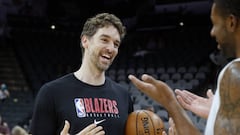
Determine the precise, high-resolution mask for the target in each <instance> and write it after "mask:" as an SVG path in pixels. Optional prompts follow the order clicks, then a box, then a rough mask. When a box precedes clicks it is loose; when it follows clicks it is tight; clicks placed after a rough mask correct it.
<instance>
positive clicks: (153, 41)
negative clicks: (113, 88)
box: [0, 0, 226, 131]
mask: <svg viewBox="0 0 240 135" xmlns="http://www.w3.org/2000/svg"><path fill="white" fill-rule="evenodd" d="M210 7H211V1H209V0H87V1H81V0H0V83H1V84H2V83H5V84H6V85H7V88H8V91H9V92H10V97H9V98H7V99H6V100H5V101H1V102H0V115H1V116H2V118H3V120H4V121H6V122H7V123H8V126H9V128H10V129H12V128H13V127H14V126H15V125H20V126H22V127H23V128H25V129H26V130H28V128H29V124H30V122H31V115H32V107H33V104H34V100H35V96H36V94H37V92H38V90H39V88H40V87H41V85H42V84H44V83H45V82H48V81H51V80H53V79H55V78H57V77H60V76H63V75H65V74H67V73H70V72H73V71H75V70H77V69H78V68H79V66H80V64H81V50H80V46H79V41H80V40H79V36H80V32H81V28H82V25H83V22H84V21H85V19H86V18H87V17H89V16H93V15H95V14H96V13H99V12H110V13H114V14H116V15H117V16H119V17H120V18H121V19H122V21H123V22H124V24H125V25H126V26H127V36H126V38H125V39H124V40H123V43H122V45H121V47H120V52H119V56H118V57H117V58H116V60H115V62H114V64H113V65H112V66H111V67H110V69H109V70H108V71H107V76H109V77H111V78H112V79H113V80H115V81H117V82H119V83H121V84H123V85H124V86H126V87H127V88H128V89H129V92H130V93H132V99H133V100H134V103H135V104H134V108H135V109H143V108H149V107H151V108H152V109H154V111H155V113H157V114H158V115H159V116H160V117H161V118H162V119H163V120H164V122H165V124H166V127H167V121H168V114H167V112H166V111H165V109H164V108H163V107H161V106H160V105H159V104H157V103H156V102H155V101H153V100H151V99H149V98H148V97H147V96H146V95H144V94H143V93H141V92H139V91H138V90H137V89H136V88H135V87H134V86H133V85H132V84H131V83H130V82H129V80H128V79H127V75H128V74H135V75H137V76H140V75H141V74H143V73H148V74H151V75H153V76H154V77H155V78H158V79H160V80H162V81H165V82H166V83H167V84H169V85H170V87H172V88H173V89H175V88H180V89H188V90H190V91H192V92H194V93H196V94H198V95H203V96H205V92H206V90H207V89H208V88H212V89H213V90H214V89H215V88H214V86H215V85H214V84H215V83H216V76H217V74H218V71H219V70H220V68H221V67H222V65H224V64H225V61H226V60H224V59H222V58H221V56H220V55H218V51H217V49H216V43H215V41H214V40H213V39H212V38H211V37H210V29H211V21H210V17H209V14H210ZM188 114H189V116H190V117H191V119H192V120H193V122H194V124H196V125H197V127H198V128H199V129H200V130H201V131H204V128H205V122H206V121H205V120H203V119H201V118H199V117H197V116H195V115H194V114H192V113H191V112H188Z"/></svg>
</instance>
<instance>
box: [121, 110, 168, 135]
mask: <svg viewBox="0 0 240 135" xmlns="http://www.w3.org/2000/svg"><path fill="white" fill-rule="evenodd" d="M164 130H165V128H164V123H163V121H162V119H161V118H160V117H159V116H158V115H157V114H155V113H154V112H151V111H148V110H136V111H134V112H132V113H130V114H129V116H128V119H127V122H126V128H125V135H162V132H163V131H164Z"/></svg>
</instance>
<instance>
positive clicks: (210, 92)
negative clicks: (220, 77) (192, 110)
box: [207, 89, 213, 98]
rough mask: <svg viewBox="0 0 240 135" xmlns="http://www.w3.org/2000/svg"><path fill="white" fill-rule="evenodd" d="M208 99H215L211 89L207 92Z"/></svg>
mask: <svg viewBox="0 0 240 135" xmlns="http://www.w3.org/2000/svg"><path fill="white" fill-rule="evenodd" d="M207 97H208V98H211V97H213V92H212V90H211V89H208V91H207Z"/></svg>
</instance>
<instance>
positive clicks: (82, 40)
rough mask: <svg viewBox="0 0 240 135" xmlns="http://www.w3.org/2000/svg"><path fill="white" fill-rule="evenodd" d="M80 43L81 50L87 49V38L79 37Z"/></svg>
mask: <svg viewBox="0 0 240 135" xmlns="http://www.w3.org/2000/svg"><path fill="white" fill-rule="evenodd" d="M81 43H82V46H83V48H87V47H88V38H87V36H85V35H83V36H82V37H81Z"/></svg>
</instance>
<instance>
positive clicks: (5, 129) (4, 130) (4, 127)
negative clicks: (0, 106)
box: [0, 115, 10, 135]
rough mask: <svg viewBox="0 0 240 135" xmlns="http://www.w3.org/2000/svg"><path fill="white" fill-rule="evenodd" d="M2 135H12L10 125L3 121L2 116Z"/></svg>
mask: <svg viewBox="0 0 240 135" xmlns="http://www.w3.org/2000/svg"><path fill="white" fill-rule="evenodd" d="M0 135H10V129H9V127H8V124H7V123H6V122H4V121H3V120H2V116H1V115H0Z"/></svg>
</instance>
